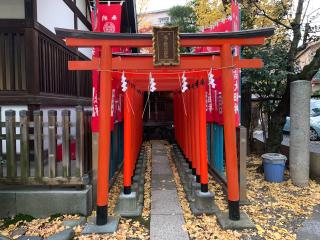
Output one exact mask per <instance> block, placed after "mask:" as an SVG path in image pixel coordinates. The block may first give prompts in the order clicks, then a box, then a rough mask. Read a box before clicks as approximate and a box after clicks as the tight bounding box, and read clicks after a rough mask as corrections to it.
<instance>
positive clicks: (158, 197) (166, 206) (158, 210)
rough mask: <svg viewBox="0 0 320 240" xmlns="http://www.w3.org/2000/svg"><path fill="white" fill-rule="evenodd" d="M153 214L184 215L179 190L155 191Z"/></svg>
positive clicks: (152, 205)
mask: <svg viewBox="0 0 320 240" xmlns="http://www.w3.org/2000/svg"><path fill="white" fill-rule="evenodd" d="M151 202H152V204H151V212H152V214H168V215H170V214H183V212H182V208H181V206H180V202H179V198H178V193H177V190H155V191H154V190H153V191H152V197H151Z"/></svg>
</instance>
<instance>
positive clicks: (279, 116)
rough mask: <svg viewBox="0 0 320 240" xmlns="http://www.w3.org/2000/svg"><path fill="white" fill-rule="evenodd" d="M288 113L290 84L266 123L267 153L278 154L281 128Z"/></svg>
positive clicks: (281, 134)
mask: <svg viewBox="0 0 320 240" xmlns="http://www.w3.org/2000/svg"><path fill="white" fill-rule="evenodd" d="M289 113H290V83H289V81H288V85H287V88H286V91H285V93H284V95H283V97H282V99H281V101H280V103H279V105H278V107H277V108H276V109H275V110H274V111H273V112H272V113H271V116H270V121H269V123H268V138H267V151H268V152H276V153H278V152H280V147H281V142H282V140H283V130H282V129H283V126H284V124H285V123H286V117H287V116H288V115H289Z"/></svg>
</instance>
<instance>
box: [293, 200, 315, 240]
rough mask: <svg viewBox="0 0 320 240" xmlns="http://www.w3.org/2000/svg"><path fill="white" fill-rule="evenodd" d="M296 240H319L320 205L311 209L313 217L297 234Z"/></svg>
mask: <svg viewBox="0 0 320 240" xmlns="http://www.w3.org/2000/svg"><path fill="white" fill-rule="evenodd" d="M297 239H298V240H319V239H320V205H317V206H315V207H314V209H313V216H312V218H311V219H309V220H306V221H305V222H304V223H303V224H302V227H301V228H300V229H299V230H298V232H297Z"/></svg>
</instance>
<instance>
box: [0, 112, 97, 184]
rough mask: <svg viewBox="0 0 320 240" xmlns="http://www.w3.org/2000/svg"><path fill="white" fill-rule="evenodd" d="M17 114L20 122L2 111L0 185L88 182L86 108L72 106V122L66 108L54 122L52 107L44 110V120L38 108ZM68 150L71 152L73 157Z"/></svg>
mask: <svg viewBox="0 0 320 240" xmlns="http://www.w3.org/2000/svg"><path fill="white" fill-rule="evenodd" d="M19 117H20V121H19V122H16V112H15V111H13V110H9V111H6V112H5V122H0V184H1V185H4V184H15V185H84V184H87V183H88V182H89V175H90V171H91V165H92V163H91V154H92V150H91V149H92V147H91V137H92V136H91V113H90V112H89V111H84V110H83V107H80V106H79V107H76V120H75V122H71V121H70V110H63V111H62V112H61V119H62V121H61V122H58V121H57V111H55V110H50V111H48V122H44V121H43V112H42V111H34V112H33V113H30V112H29V111H20V112H19ZM72 128H73V131H71V129H72ZM3 129H5V134H3V132H4V131H2V130H3ZM59 132H61V133H60V134H58V133H59ZM72 132H73V133H74V134H71V133H72ZM19 145H20V153H19V152H18V151H17V149H18V148H17V146H19ZM3 146H5V147H4V149H2V147H3ZM61 148H62V149H61ZM71 151H75V159H74V160H72V159H71V158H72V157H71V155H72V154H71ZM58 152H60V154H61V153H62V159H58ZM59 160H61V161H59Z"/></svg>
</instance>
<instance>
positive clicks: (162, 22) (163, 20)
mask: <svg viewBox="0 0 320 240" xmlns="http://www.w3.org/2000/svg"><path fill="white" fill-rule="evenodd" d="M168 22H169V17H163V18H159V23H161V24H167V23H168Z"/></svg>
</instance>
